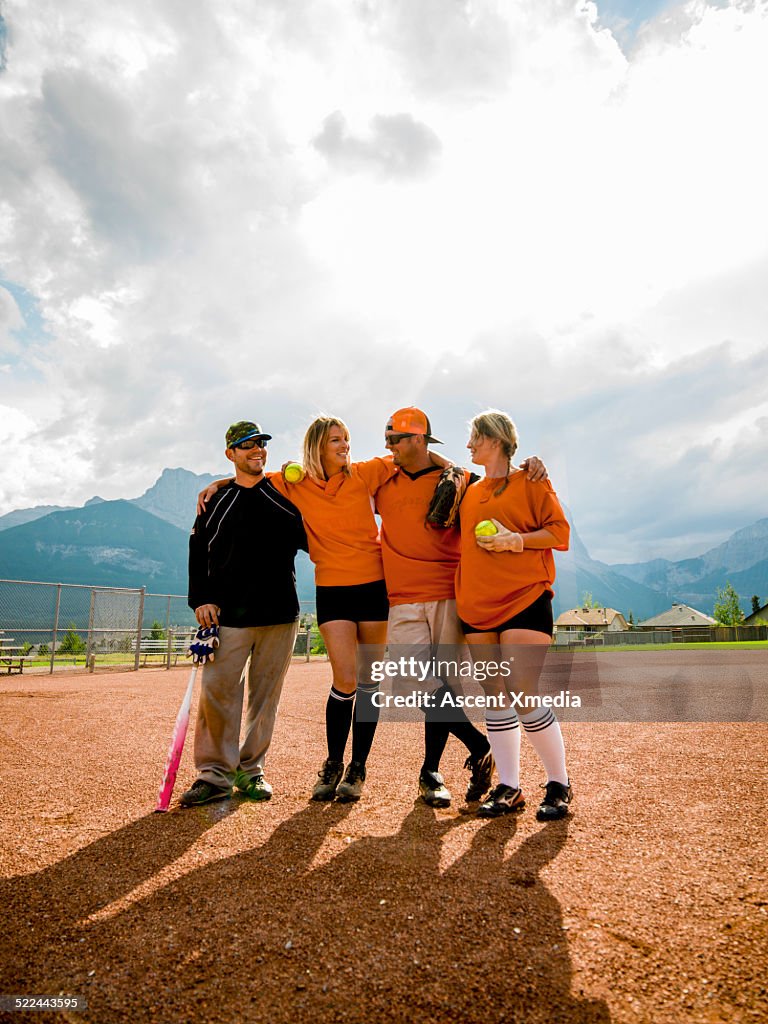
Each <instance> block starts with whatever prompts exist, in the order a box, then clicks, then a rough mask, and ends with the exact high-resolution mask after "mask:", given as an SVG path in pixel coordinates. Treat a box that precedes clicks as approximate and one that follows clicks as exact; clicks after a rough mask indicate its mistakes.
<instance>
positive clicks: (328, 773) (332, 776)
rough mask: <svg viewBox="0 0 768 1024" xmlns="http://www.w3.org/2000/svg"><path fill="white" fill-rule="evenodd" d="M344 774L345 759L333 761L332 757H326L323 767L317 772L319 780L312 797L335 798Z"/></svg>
mask: <svg viewBox="0 0 768 1024" xmlns="http://www.w3.org/2000/svg"><path fill="white" fill-rule="evenodd" d="M343 774H344V763H343V761H332V760H331V759H330V758H326V760H325V761H323V767H322V768H321V769H320V771H319V772H318V773H317V782H316V783H315V785H314V787H313V788H312V799H313V800H333V798H334V797H335V796H336V790H337V789H338V787H339V783H340V782H341V776H342V775H343Z"/></svg>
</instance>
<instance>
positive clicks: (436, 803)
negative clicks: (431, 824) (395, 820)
mask: <svg viewBox="0 0 768 1024" xmlns="http://www.w3.org/2000/svg"><path fill="white" fill-rule="evenodd" d="M419 796H420V797H421V799H422V800H423V801H424V803H425V804H427V805H428V806H429V807H450V806H451V793H450V790H449V789H448V787H447V786H446V785H445V782H444V780H443V776H442V775H441V774H440V772H428V771H427V770H426V768H422V769H421V774H420V775H419Z"/></svg>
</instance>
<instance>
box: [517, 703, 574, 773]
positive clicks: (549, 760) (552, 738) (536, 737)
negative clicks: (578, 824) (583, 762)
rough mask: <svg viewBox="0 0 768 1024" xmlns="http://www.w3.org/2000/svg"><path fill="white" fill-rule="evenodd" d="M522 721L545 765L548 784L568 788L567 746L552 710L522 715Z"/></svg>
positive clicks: (539, 710)
mask: <svg viewBox="0 0 768 1024" xmlns="http://www.w3.org/2000/svg"><path fill="white" fill-rule="evenodd" d="M520 721H521V722H522V723H523V728H524V729H525V732H526V734H527V736H528V739H529V740H530V741H531V744H532V746H533V749H534V750H535V751H536V753H537V754H538V755H539V760H540V761H541V763H542V764H543V765H544V770H545V771H546V773H547V782H562V784H563V785H564V786H567V785H568V772H567V770H566V767H565V744H564V743H563V734H562V732H561V731H560V723H559V722H558V720H557V718H556V717H555V713H554V711H553V710H552V708H537V709H536V710H535V711H531V712H529V713H528V714H527V715H520Z"/></svg>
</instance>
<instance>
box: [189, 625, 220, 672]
mask: <svg viewBox="0 0 768 1024" xmlns="http://www.w3.org/2000/svg"><path fill="white" fill-rule="evenodd" d="M218 646H219V627H218V626H201V627H200V629H198V631H197V634H196V635H195V639H194V640H193V641H192V643H191V644H190V645H189V655H190V657H191V658H192V663H193V664H194V665H205V664H207V663H208V662H209V661H213V658H214V652H215V650H216V648H217V647H218Z"/></svg>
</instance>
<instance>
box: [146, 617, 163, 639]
mask: <svg viewBox="0 0 768 1024" xmlns="http://www.w3.org/2000/svg"><path fill="white" fill-rule="evenodd" d="M149 639H150V640H165V630H164V629H163V626H162V623H160V622H158V621H157V619H155V621H154V622H153V623H152V625H151V626H150V627H149Z"/></svg>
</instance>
